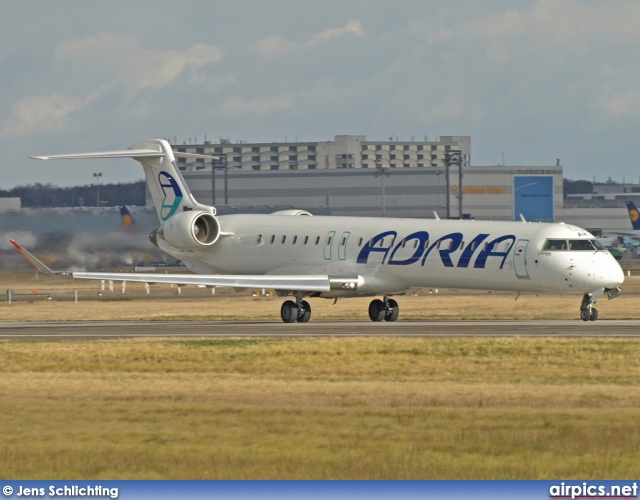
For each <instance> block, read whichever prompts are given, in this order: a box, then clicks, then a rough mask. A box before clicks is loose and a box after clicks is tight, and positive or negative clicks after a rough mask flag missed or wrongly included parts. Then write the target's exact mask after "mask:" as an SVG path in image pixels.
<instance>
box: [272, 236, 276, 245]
mask: <svg viewBox="0 0 640 500" xmlns="http://www.w3.org/2000/svg"><path fill="white" fill-rule="evenodd" d="M274 241H276V235H275V234H272V235H271V243H273V242H274Z"/></svg>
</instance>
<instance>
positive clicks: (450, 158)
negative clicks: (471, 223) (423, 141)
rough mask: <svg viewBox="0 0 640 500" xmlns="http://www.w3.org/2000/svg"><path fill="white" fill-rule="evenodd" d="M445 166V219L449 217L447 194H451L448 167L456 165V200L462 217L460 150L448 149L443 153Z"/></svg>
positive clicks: (449, 204)
mask: <svg viewBox="0 0 640 500" xmlns="http://www.w3.org/2000/svg"><path fill="white" fill-rule="evenodd" d="M444 163H445V168H446V169H447V219H450V218H451V203H450V199H449V196H450V194H451V188H450V186H449V167H450V166H452V165H453V166H457V167H458V200H459V209H460V214H459V218H460V219H462V152H461V151H460V150H455V149H452V150H449V151H447V152H446V153H445V155H444Z"/></svg>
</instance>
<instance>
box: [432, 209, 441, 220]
mask: <svg viewBox="0 0 640 500" xmlns="http://www.w3.org/2000/svg"><path fill="white" fill-rule="evenodd" d="M433 218H434V219H435V220H440V217H438V212H436V211H435V210H434V211H433Z"/></svg>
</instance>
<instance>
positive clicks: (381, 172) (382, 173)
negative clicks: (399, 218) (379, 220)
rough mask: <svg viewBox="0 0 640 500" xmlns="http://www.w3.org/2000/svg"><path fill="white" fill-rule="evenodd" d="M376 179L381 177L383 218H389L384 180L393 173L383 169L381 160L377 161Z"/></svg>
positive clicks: (387, 168) (386, 168)
mask: <svg viewBox="0 0 640 500" xmlns="http://www.w3.org/2000/svg"><path fill="white" fill-rule="evenodd" d="M375 176H376V177H380V180H381V181H382V216H383V217H386V216H387V193H386V192H385V186H384V178H385V177H391V172H390V171H389V167H383V166H382V162H381V161H380V160H376V173H375Z"/></svg>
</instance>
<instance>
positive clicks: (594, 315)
mask: <svg viewBox="0 0 640 500" xmlns="http://www.w3.org/2000/svg"><path fill="white" fill-rule="evenodd" d="M597 301H598V299H594V298H593V296H592V295H591V294H590V293H585V294H584V296H583V297H582V304H580V319H581V320H582V321H595V320H597V319H598V310H597V309H596V308H595V307H593V306H594V304H595V303H596V302H597Z"/></svg>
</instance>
